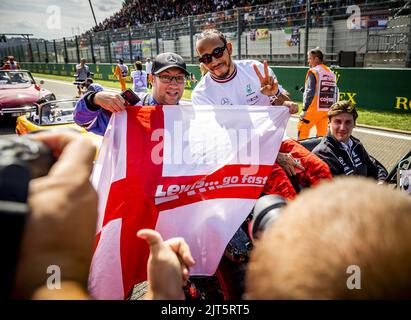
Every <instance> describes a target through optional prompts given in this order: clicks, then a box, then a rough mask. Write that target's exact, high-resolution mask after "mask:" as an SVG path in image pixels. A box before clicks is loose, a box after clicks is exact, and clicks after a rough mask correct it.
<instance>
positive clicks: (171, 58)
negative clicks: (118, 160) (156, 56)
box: [166, 54, 177, 63]
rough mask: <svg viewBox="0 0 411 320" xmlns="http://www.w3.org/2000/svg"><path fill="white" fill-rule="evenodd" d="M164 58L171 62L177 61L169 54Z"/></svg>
mask: <svg viewBox="0 0 411 320" xmlns="http://www.w3.org/2000/svg"><path fill="white" fill-rule="evenodd" d="M166 60H167V62H171V63H176V62H177V59H176V57H174V56H173V55H171V54H170V55H169V56H167V58H166Z"/></svg>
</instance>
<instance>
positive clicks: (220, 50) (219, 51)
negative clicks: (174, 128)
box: [198, 46, 226, 64]
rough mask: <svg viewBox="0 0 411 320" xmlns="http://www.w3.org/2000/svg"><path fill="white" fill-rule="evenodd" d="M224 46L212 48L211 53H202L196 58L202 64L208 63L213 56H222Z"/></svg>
mask: <svg viewBox="0 0 411 320" xmlns="http://www.w3.org/2000/svg"><path fill="white" fill-rule="evenodd" d="M225 48H226V46H224V47H221V48H215V49H214V50H213V53H212V54H208V53H206V54H205V55H203V56H202V57H200V58H199V59H198V60H199V61H200V62H202V63H204V64H209V63H210V62H211V61H212V60H213V57H214V58H216V59H219V58H221V57H222V56H223V54H224V50H225Z"/></svg>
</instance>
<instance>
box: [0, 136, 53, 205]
mask: <svg viewBox="0 0 411 320" xmlns="http://www.w3.org/2000/svg"><path fill="white" fill-rule="evenodd" d="M54 162H55V158H54V156H53V154H52V152H51V150H50V149H49V148H48V147H47V146H46V145H45V144H44V143H42V142H40V141H36V140H32V139H30V138H28V137H2V138H0V200H3V201H12V202H26V200H27V192H28V188H27V186H28V182H29V180H30V179H34V178H37V177H41V176H44V175H46V174H47V173H48V171H49V169H50V167H51V166H52V165H53V163H54Z"/></svg>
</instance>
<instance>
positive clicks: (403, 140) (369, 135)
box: [0, 78, 411, 170]
mask: <svg viewBox="0 0 411 320" xmlns="http://www.w3.org/2000/svg"><path fill="white" fill-rule="evenodd" d="M39 80H44V85H43V86H44V88H46V89H49V90H51V91H52V92H54V94H55V95H56V97H57V99H70V98H74V96H75V95H76V92H77V89H76V87H75V86H74V85H73V84H72V83H70V82H65V81H60V80H51V79H41V78H36V81H39ZM106 90H109V91H113V92H120V90H119V89H118V90H115V89H113V88H106ZM14 127H15V121H13V120H11V121H4V120H0V135H10V134H14ZM296 127H297V118H296V117H292V118H291V119H290V121H289V123H288V126H287V135H288V136H289V137H290V138H296V137H297V130H296ZM311 131H312V135H315V130H311ZM353 135H354V136H355V137H357V138H359V139H360V140H361V141H362V142H363V144H364V145H365V147H366V149H367V150H368V152H369V153H370V154H371V155H373V156H374V157H375V158H376V159H378V160H379V161H380V162H381V163H382V164H383V165H384V166H385V167H386V168H387V169H388V170H390V169H392V168H393V166H394V165H395V164H396V163H397V162H398V160H399V159H400V158H401V157H402V156H403V155H404V154H405V153H407V152H408V151H409V150H410V149H411V133H410V134H404V133H398V132H393V131H386V130H381V129H374V128H369V127H362V126H358V127H357V128H355V129H354V133H353Z"/></svg>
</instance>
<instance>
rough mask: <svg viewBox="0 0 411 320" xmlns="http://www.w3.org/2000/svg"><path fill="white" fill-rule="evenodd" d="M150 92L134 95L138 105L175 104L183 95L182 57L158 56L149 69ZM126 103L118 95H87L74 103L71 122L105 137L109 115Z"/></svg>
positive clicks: (184, 65) (123, 106)
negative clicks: (151, 84) (72, 120)
mask: <svg viewBox="0 0 411 320" xmlns="http://www.w3.org/2000/svg"><path fill="white" fill-rule="evenodd" d="M151 72H152V75H153V89H152V92H151V94H150V93H137V95H138V97H139V98H140V100H141V101H140V102H139V103H138V104H137V105H177V104H179V102H180V99H181V97H182V96H183V92H184V84H185V80H186V76H187V75H188V72H187V70H186V64H185V62H184V60H183V58H182V57H181V56H179V55H178V54H175V53H172V52H165V53H161V54H159V55H158V56H157V57H156V58H155V59H154V61H153V68H152V70H151ZM125 108H126V102H125V100H124V98H123V97H122V96H121V95H120V94H116V93H112V92H106V91H100V92H90V93H86V94H85V95H84V96H83V97H82V98H81V99H80V100H79V101H78V102H77V104H76V108H75V110H74V121H75V122H76V123H77V124H78V125H80V126H82V127H84V128H86V130H87V131H91V132H94V133H96V134H99V135H104V133H105V132H106V128H107V124H108V122H109V120H110V117H111V113H112V112H120V111H123V110H125Z"/></svg>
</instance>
